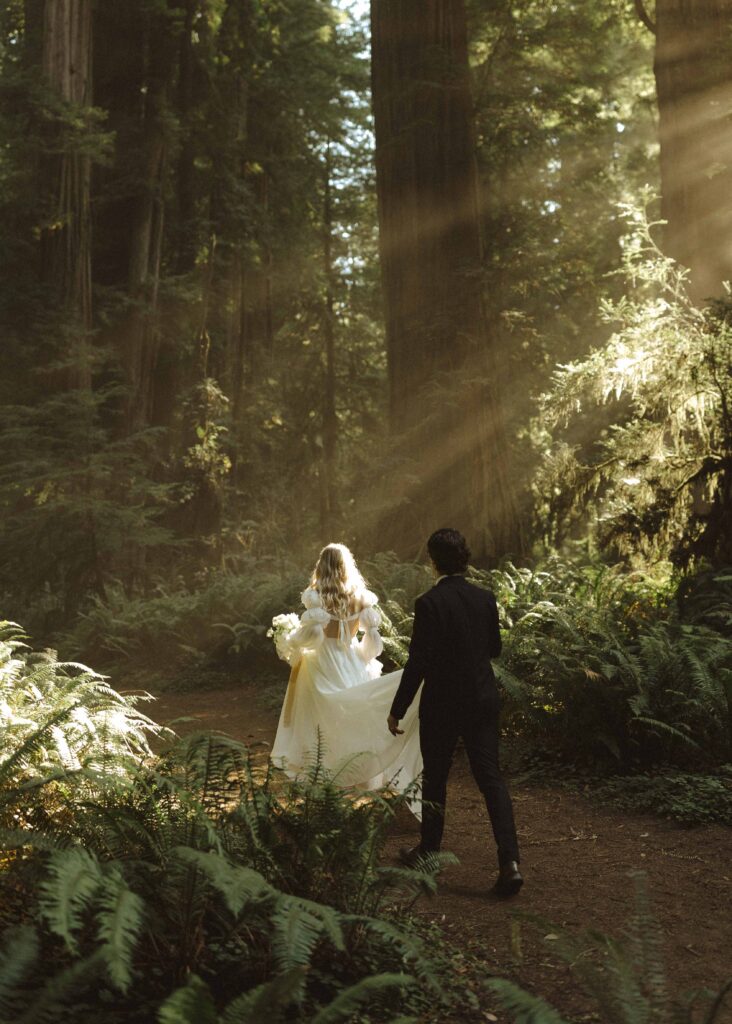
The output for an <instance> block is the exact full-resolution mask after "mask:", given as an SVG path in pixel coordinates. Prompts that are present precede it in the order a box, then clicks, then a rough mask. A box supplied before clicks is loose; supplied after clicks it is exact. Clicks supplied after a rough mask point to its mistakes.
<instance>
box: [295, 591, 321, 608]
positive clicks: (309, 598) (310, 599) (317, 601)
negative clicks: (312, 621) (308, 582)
mask: <svg viewBox="0 0 732 1024" xmlns="http://www.w3.org/2000/svg"><path fill="white" fill-rule="evenodd" d="M300 599H301V601H302V603H303V604H304V605H305V607H306V608H322V607H323V601H322V598H321V596H320V594H319V593H318V591H317V590H316V589H315V587H306V588H305V590H303V592H302V594H301V595H300Z"/></svg>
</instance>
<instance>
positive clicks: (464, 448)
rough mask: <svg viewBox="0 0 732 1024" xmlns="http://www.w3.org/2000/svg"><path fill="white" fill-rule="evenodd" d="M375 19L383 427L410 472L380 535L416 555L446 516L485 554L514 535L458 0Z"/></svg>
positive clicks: (379, 2)
mask: <svg viewBox="0 0 732 1024" xmlns="http://www.w3.org/2000/svg"><path fill="white" fill-rule="evenodd" d="M371 16H372V92H373V105H374V117H375V129H376V171H377V189H378V208H379V232H380V251H381V268H382V283H383V294H384V306H385V315H386V336H387V354H388V364H389V396H390V411H391V424H392V431H393V433H394V435H395V436H397V437H406V438H407V444H406V447H407V449H408V450H409V452H410V454H411V456H412V465H413V466H414V468H415V470H416V477H417V479H418V483H417V484H409V485H406V486H405V487H403V488H402V490H401V492H399V491H398V490H397V489H396V488H394V494H395V498H396V499H397V500H398V501H399V502H400V509H399V512H398V515H397V514H393V515H392V516H391V524H390V526H391V527H392V528H391V529H387V530H386V536H387V537H388V539H389V540H390V541H391V542H392V543H393V544H394V545H395V546H396V547H397V548H398V550H400V551H401V552H402V553H404V554H412V553H415V551H416V549H417V548H418V546H419V544H420V542H422V541H423V540H424V534H425V532H428V531H429V530H431V529H434V528H437V527H440V526H444V525H452V526H455V527H458V528H460V529H463V530H464V532H465V533H467V534H468V536H469V537H470V539H471V543H472V545H473V548H474V551H475V553H476V554H477V555H478V556H482V557H484V558H487V559H489V560H495V559H497V558H499V557H500V556H501V555H502V554H505V553H507V552H509V551H510V552H514V553H515V552H516V551H517V550H518V549H519V548H520V543H519V536H518V517H517V516H516V514H515V508H514V498H513V489H512V486H511V482H510V478H509V474H508V452H507V448H506V439H505V433H504V430H503V427H502V417H501V412H500V407H499V400H498V388H497V384H498V381H497V368H496V367H495V366H494V355H495V353H494V349H493V346H492V344H491V338H490V337H489V332H488V327H487V321H486V314H485V308H484V302H483V294H482V285H481V279H480V271H481V264H482V255H483V253H482V240H481V235H480V221H479V216H478V200H477V196H478V180H477V167H476V161H475V143H474V137H473V118H472V102H471V94H470V84H469V72H468V55H467V40H466V25H465V11H464V4H463V2H462V0H372V3H371ZM501 383H502V384H503V385H505V383H506V382H505V381H502V382H501ZM403 475H406V474H403ZM392 486H394V485H393V484H392ZM397 520H398V526H397V527H396V529H394V526H395V524H396V521H397ZM383 536H384V531H383V530H382V538H383Z"/></svg>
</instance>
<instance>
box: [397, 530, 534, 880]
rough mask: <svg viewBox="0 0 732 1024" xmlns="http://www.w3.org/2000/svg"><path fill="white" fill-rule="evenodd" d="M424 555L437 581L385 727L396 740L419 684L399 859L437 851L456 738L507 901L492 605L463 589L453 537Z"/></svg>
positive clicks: (507, 808)
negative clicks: (406, 846)
mask: <svg viewBox="0 0 732 1024" xmlns="http://www.w3.org/2000/svg"><path fill="white" fill-rule="evenodd" d="M427 550H428V552H429V555H430V558H431V559H432V564H433V566H434V569H435V571H436V573H437V574H438V579H437V582H436V584H435V586H434V587H433V588H432V589H431V590H428V591H427V593H426V594H422V596H421V597H418V598H417V601H416V603H415V606H414V628H413V632H412V641H411V643H410V645H409V660H408V661H407V664H406V665H405V666H404V672H403V674H402V678H401V682H400V684H399V689H398V690H397V693H396V697H395V698H394V702H393V704H392V706H391V714H390V715H389V718H388V723H387V724H388V727H389V731H390V732H391V733H392V735H394V736H397V735H400V734H401V732H402V730H401V729H400V728H399V720H400V719H401V718H403V717H404V715H405V713H406V711H407V708H408V707H409V705H410V704H411V703H412V701H413V700H414V697H415V694H416V693H417V690H418V689H419V686H420V683H421V682H422V680H424V689H423V691H422V697H421V700H420V705H419V741H420V746H421V748H422V759H423V761H424V773H423V776H422V800H423V810H422V838H421V842H420V843H419V845H418V846H415V847H414V849H412V850H402V852H401V857H402V860H403V861H405V863H407V864H409V865H410V866H413V865H415V864H416V863H417V862H418V860H419V858H420V857H421V856H422V855H423V854H425V853H431V852H436V851H438V850H439V849H440V843H441V841H442V831H443V828H444V818H445V797H446V791H447V776H448V773H449V771H450V765H451V763H452V758H453V754H454V752H455V748H456V746H457V742H458V739H459V738H460V737H462V739H463V743H464V744H465V749H466V751H467V754H468V760H469V761H470V768H471V771H472V773H473V777H474V779H475V781H476V782H477V784H478V787H479V789H480V791H481V793H482V794H483V796H484V798H485V803H486V807H487V808H488V814H489V816H490V820H491V825H492V827H493V835H494V836H495V840H496V845H497V847H498V864H499V872H498V879H497V881H496V883H495V885H494V886H493V890H492V891H493V893H494V894H495V895H497V896H512V895H514V894H515V893H517V892H518V891H519V889H520V888H521V886H522V884H523V878H522V877H521V874H520V872H519V869H518V861H519V851H518V841H517V839H516V827H515V825H514V820H513V807H512V805H511V797H510V796H509V793H508V789H507V787H506V783H505V782H504V781H503V778H502V776H501V773H500V770H499V767H498V715H499V706H500V698H499V695H498V689H497V687H496V680H495V676H494V675H493V668H492V666H491V658H496V657H498V655H499V654H500V653H501V634H500V632H499V629H498V608H497V606H496V599H495V597H494V596H493V594H492V593H491V592H490V591H489V590H484V589H482V588H481V587H476V586H474V585H473V584H472V583H468V582H467V580H466V579H465V576H464V573H465V570H466V569H467V567H468V559H469V558H470V550H469V548H468V546H467V543H466V541H465V538H464V537H463V535H462V534H461V533H458V531H457V530H447V529H445V530H437V532H436V533H433V534H432V536H431V537H430V539H429V540H428V541H427Z"/></svg>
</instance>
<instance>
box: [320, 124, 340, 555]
mask: <svg viewBox="0 0 732 1024" xmlns="http://www.w3.org/2000/svg"><path fill="white" fill-rule="evenodd" d="M332 173H333V168H332V152H331V143H330V140H329V141H328V144H327V148H326V156H325V168H324V181H323V272H324V278H325V303H324V310H323V340H324V341H325V353H324V354H325V367H324V371H325V372H324V375H323V376H324V380H323V384H324V386H323V457H322V469H321V489H322V496H321V527H322V532H323V536H326V535H328V536H329V535H330V533H331V531H332V529H333V525H334V520H335V517H336V515H337V512H338V507H337V506H338V497H337V493H338V490H337V481H336V462H337V458H338V414H337V412H336V369H335V327H336V323H335V269H334V266H333V196H332V190H333V184H332V180H331V178H332Z"/></svg>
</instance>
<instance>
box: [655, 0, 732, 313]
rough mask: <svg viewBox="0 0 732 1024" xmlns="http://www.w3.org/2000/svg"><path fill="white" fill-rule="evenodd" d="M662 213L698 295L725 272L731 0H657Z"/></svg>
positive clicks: (730, 258)
mask: <svg viewBox="0 0 732 1024" xmlns="http://www.w3.org/2000/svg"><path fill="white" fill-rule="evenodd" d="M655 31H656V51H655V60H654V72H655V76H656V90H657V95H658V112H659V134H660V163H661V192H662V207H661V214H662V217H663V218H664V220H666V221H667V222H668V224H667V227H666V229H665V248H666V251H667V253H668V254H669V255H670V256H672V257H673V258H674V259H676V260H678V261H679V262H680V263H682V264H683V265H684V266H685V267H688V268H689V271H690V285H691V293H692V295H693V297H694V298H695V299H696V300H697V301H701V300H703V299H706V298H710V297H712V296H718V295H721V293H722V282H723V281H725V280H730V279H731V278H732V131H731V130H730V121H731V119H732V0H657V2H656V20H655Z"/></svg>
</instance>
